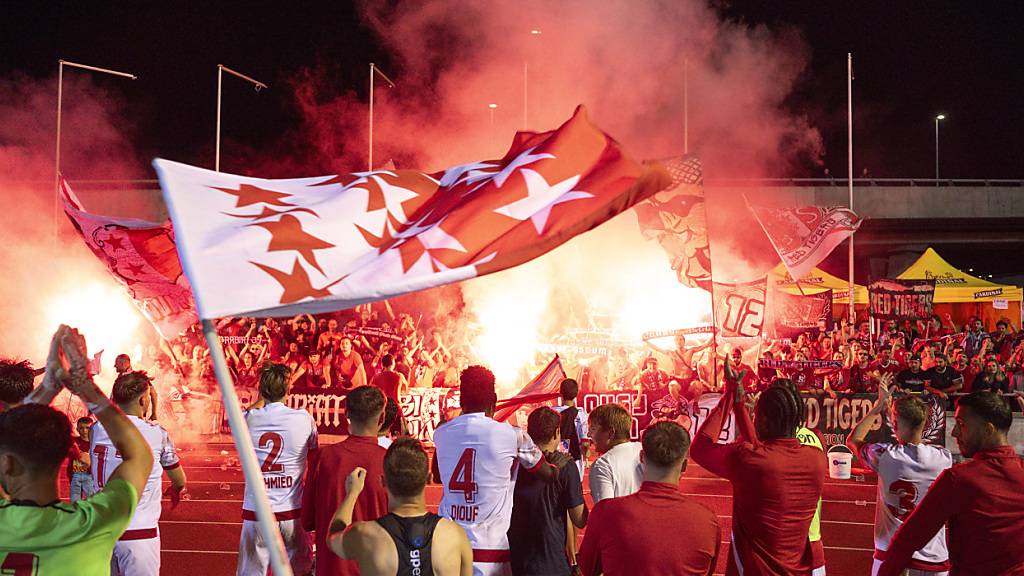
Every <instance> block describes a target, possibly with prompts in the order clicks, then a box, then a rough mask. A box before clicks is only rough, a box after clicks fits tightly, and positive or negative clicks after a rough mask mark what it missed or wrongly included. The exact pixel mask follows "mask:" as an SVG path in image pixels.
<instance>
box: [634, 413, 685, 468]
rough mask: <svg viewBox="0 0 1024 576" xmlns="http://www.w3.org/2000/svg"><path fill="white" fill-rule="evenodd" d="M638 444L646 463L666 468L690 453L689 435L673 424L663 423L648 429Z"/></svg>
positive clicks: (683, 429)
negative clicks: (642, 450) (640, 446)
mask: <svg viewBox="0 0 1024 576" xmlns="http://www.w3.org/2000/svg"><path fill="white" fill-rule="evenodd" d="M640 443H641V444H642V445H643V448H644V459H645V460H646V461H647V462H651V463H653V464H654V465H656V466H661V467H662V468H668V467H669V466H674V465H676V464H678V463H679V462H681V461H682V460H683V459H685V458H686V455H687V453H689V451H690V433H689V432H687V431H686V428H683V427H682V426H680V425H679V424H677V423H675V422H668V421H663V422H658V423H656V424H653V425H652V426H650V427H648V428H647V430H645V431H644V435H643V437H642V438H641V439H640Z"/></svg>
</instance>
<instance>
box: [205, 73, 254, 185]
mask: <svg viewBox="0 0 1024 576" xmlns="http://www.w3.org/2000/svg"><path fill="white" fill-rule="evenodd" d="M224 72H227V73H228V74H232V75H234V76H238V77H239V78H241V79H242V80H245V81H246V82H249V83H250V84H252V85H253V86H255V87H256V91H257V92H259V91H260V89H261V88H266V87H267V85H266V84H264V83H263V82H260V81H259V80H256V79H254V78H250V77H248V76H246V75H245V74H242V73H241V72H236V71H234V70H232V69H231V68H228V67H227V66H225V65H223V64H217V144H216V147H215V149H214V159H213V169H214V170H215V171H217V172H220V94H221V84H222V83H223V79H224Z"/></svg>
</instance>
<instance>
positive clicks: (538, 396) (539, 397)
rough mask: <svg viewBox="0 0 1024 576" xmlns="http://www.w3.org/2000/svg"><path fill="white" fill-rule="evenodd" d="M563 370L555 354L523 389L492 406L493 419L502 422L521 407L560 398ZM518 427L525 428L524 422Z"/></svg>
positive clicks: (563, 378)
mask: <svg viewBox="0 0 1024 576" xmlns="http://www.w3.org/2000/svg"><path fill="white" fill-rule="evenodd" d="M565 378H566V376H565V368H563V367H562V361H561V359H559V357H558V355H557V354H556V355H555V357H554V358H552V359H551V361H550V362H548V365H547V366H545V367H544V369H543V370H541V371H540V373H539V374H537V375H536V376H534V377H533V380H530V381H529V382H528V383H527V384H526V386H523V389H522V390H520V391H519V392H516V394H515V395H514V396H512V397H510V398H506V399H503V400H498V402H497V404H496V405H495V406H494V419H495V420H497V421H499V422H504V421H506V420H508V419H509V417H510V416H512V415H513V414H515V413H516V411H517V410H519V409H520V408H522V407H523V406H529V405H535V404H546V403H549V402H552V401H554V400H557V399H558V398H559V397H560V396H561V393H560V392H561V389H562V381H563V380H565ZM520 425H522V426H526V423H525V422H520Z"/></svg>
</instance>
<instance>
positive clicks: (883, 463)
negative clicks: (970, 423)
mask: <svg viewBox="0 0 1024 576" xmlns="http://www.w3.org/2000/svg"><path fill="white" fill-rule="evenodd" d="M859 456H860V459H861V461H862V462H864V464H865V465H867V466H868V467H869V468H871V469H872V470H874V471H875V472H877V473H878V502H877V504H875V549H876V550H880V551H883V552H884V551H886V550H888V549H889V543H890V542H891V541H892V537H893V536H894V535H895V534H896V530H898V529H899V527H900V526H902V525H903V522H904V521H905V520H906V519H907V517H908V516H910V513H911V512H913V511H914V508H916V507H917V505H918V504H920V502H921V499H923V498H924V495H925V493H926V492H928V489H929V488H930V487H931V485H932V483H933V482H935V479H936V478H938V476H939V474H941V473H942V471H943V470H945V469H946V468H949V467H950V466H952V465H953V456H952V455H951V454H950V453H949V450H946V449H945V448H942V447H939V446H931V445H929V444H890V443H887V442H886V443H879V444H864V445H863V446H861V449H860V455H859ZM914 558H916V559H918V560H924V561H925V562H934V563H941V562H945V561H946V560H947V559H948V558H949V552H948V551H947V549H946V528H945V527H942V528H940V529H939V531H938V533H937V534H935V536H934V537H933V538H932V539H931V540H930V541H929V542H928V544H926V545H925V546H924V547H923V548H921V549H920V550H918V551H917V552H916V553H914Z"/></svg>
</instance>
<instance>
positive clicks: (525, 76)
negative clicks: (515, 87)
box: [523, 28, 541, 130]
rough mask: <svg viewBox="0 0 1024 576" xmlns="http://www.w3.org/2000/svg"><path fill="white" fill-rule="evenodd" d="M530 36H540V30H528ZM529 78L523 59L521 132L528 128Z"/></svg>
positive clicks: (527, 67) (527, 65)
mask: <svg viewBox="0 0 1024 576" xmlns="http://www.w3.org/2000/svg"><path fill="white" fill-rule="evenodd" d="M530 34H531V35H532V36H540V34H541V32H540V30H538V29H536V28H533V29H532V30H530ZM529 77H530V66H529V64H528V63H527V61H526V59H525V58H524V59H523V130H526V127H527V126H529V115H528V114H527V110H528V109H529V103H530V100H529V98H528V97H527V94H528V91H527V86H528V85H529Z"/></svg>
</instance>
